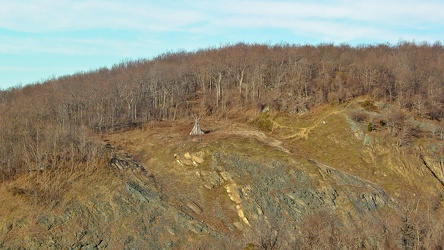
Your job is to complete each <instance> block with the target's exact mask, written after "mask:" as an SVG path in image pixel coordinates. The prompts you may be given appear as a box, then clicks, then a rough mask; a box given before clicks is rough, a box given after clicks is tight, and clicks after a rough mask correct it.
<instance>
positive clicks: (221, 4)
mask: <svg viewBox="0 0 444 250" xmlns="http://www.w3.org/2000/svg"><path fill="white" fill-rule="evenodd" d="M442 13H444V1H443V0H427V1H426V0H371V1H370V0H365V1H361V0H334V1H333V0H332V1H331V0H317V1H308V0H300V1H299V0H294V1H290V0H280V1H279V0H278V1H273V0H208V1H200V0H177V1H172V0H171V1H166V0H145V1H144V0H0V89H2V88H3V89H5V88H8V87H11V86H17V85H19V84H23V85H25V84H28V83H34V82H39V81H43V80H45V79H48V78H50V77H58V76H61V75H66V74H73V73H76V72H79V71H88V70H93V69H97V68H100V67H103V66H106V67H111V66H112V65H114V64H117V63H119V62H122V61H123V60H128V59H129V60H131V59H138V58H148V59H149V58H152V57H154V56H156V55H159V54H161V53H164V52H171V51H172V52H175V51H178V50H182V49H185V50H187V51H189V50H196V49H199V48H206V47H215V46H218V45H221V44H228V43H230V44H233V43H237V42H246V43H271V44H275V43H281V42H285V43H291V44H293V43H294V44H313V45H316V44H319V43H324V42H327V43H335V44H340V43H348V44H351V45H356V44H374V43H387V42H388V43H391V44H396V43H398V42H399V41H401V40H403V41H416V42H422V41H427V42H429V43H434V42H436V41H440V42H443V40H444V17H443V14H442Z"/></svg>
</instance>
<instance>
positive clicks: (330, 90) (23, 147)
mask: <svg viewBox="0 0 444 250" xmlns="http://www.w3.org/2000/svg"><path fill="white" fill-rule="evenodd" d="M443 87H444V48H443V46H442V44H440V43H435V44H433V45H431V44H426V43H424V44H415V43H409V42H401V43H399V44H397V45H389V44H381V45H374V46H373V45H366V46H358V47H351V46H348V45H341V46H334V45H331V44H321V45H319V46H310V45H303V46H300V45H287V44H282V45H275V46H270V45H260V44H251V45H250V44H236V45H227V46H222V47H219V48H209V49H202V50H199V51H196V52H176V53H166V54H163V55H160V56H158V57H156V58H154V59H151V60H138V61H128V62H123V63H120V64H118V65H115V66H114V67H113V68H111V69H106V68H103V69H98V70H96V71H92V72H83V73H77V74H75V75H71V76H64V77H60V78H56V79H49V80H47V81H45V82H42V83H36V84H33V85H29V86H24V87H17V88H11V89H8V90H5V91H1V92H0V113H1V114H2V115H1V116H0V176H1V180H5V179H8V178H10V177H13V176H15V175H16V174H17V173H23V172H27V171H36V170H42V169H47V168H55V167H66V168H67V167H73V166H74V165H75V166H76V167H80V166H83V165H93V164H96V163H97V162H101V161H102V156H101V149H100V147H99V146H98V145H96V142H95V141H94V140H93V139H92V137H91V136H90V135H91V134H92V133H100V132H102V131H109V130H115V129H121V128H125V127H128V126H136V125H138V124H140V123H145V122H149V121H157V120H165V119H179V118H183V117H188V116H190V114H191V113H194V112H205V113H207V114H210V115H216V116H224V115H227V114H228V113H230V114H242V113H243V112H244V111H246V110H250V109H258V108H260V107H261V106H262V107H264V106H270V107H271V108H272V109H275V110H279V111H282V112H289V113H298V112H306V111H307V110H309V109H311V108H312V107H315V106H317V105H320V104H324V103H331V104H340V103H343V102H346V101H347V100H350V99H352V98H354V97H356V96H360V95H368V96H370V97H372V98H373V99H374V100H383V101H385V102H389V103H393V104H396V105H397V106H399V107H400V108H401V109H405V110H408V111H411V112H414V113H416V114H418V115H420V116H423V117H427V118H429V119H442V118H444V88H443Z"/></svg>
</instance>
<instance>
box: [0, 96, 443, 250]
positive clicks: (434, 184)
mask: <svg viewBox="0 0 444 250" xmlns="http://www.w3.org/2000/svg"><path fill="white" fill-rule="evenodd" d="M369 107H371V108H369ZM392 113H393V110H392V109H390V107H389V106H387V104H384V103H377V102H375V103H374V102H372V101H371V100H368V99H366V98H360V99H359V98H358V99H353V100H351V101H349V102H346V103H344V104H342V105H335V106H331V105H323V106H319V107H318V108H316V109H312V110H311V111H310V112H307V113H305V114H303V115H297V114H293V115H291V114H288V113H282V112H278V111H274V110H271V111H268V112H263V113H261V112H258V111H251V112H246V113H245V115H244V116H242V117H239V116H233V117H231V118H217V117H213V116H208V117H204V118H203V119H202V122H201V125H202V127H203V128H204V129H206V130H208V131H209V133H207V134H205V135H202V136H189V135H188V133H189V131H190V130H191V128H192V121H188V120H177V121H162V122H152V123H147V124H144V125H141V126H139V127H137V128H133V129H127V130H121V131H117V132H109V133H104V134H97V135H94V137H95V140H97V141H101V144H102V149H103V150H102V151H101V154H102V155H103V159H105V160H104V162H103V163H102V164H98V165H94V164H91V165H87V164H86V163H85V164H86V166H84V167H83V168H82V169H83V170H81V171H80V170H79V171H74V170H72V171H70V170H69V169H66V170H64V172H63V174H62V173H60V172H57V170H51V169H49V170H42V171H34V172H30V173H29V174H26V175H20V176H19V177H17V178H15V179H13V180H10V181H8V182H6V183H4V184H3V185H2V186H1V189H0V204H1V205H0V206H1V210H0V211H1V214H2V215H1V216H0V226H1V231H0V246H1V247H2V248H6V249H7V248H12V249H14V248H18V247H19V246H23V247H26V248H32V249H60V248H71V249H96V248H99V249H102V248H109V249H146V248H148V249H161V248H165V249H184V248H188V249H196V248H201V249H223V248H226V249H241V248H244V247H247V248H248V247H251V248H254V247H256V248H262V249H273V248H283V249H289V248H290V249H291V248H296V246H297V247H298V248H305V249H313V248H321V249H324V248H328V247H333V248H344V247H346V248H352V247H353V248H400V247H406V248H410V247H425V248H427V249H430V248H435V247H438V246H441V247H442V246H443V244H444V242H443V241H442V239H444V237H443V236H444V228H443V226H442V225H443V222H444V221H443V220H444V210H443V204H442V202H443V200H442V199H443V198H442V194H443V191H444V189H443V181H444V172H443V164H442V162H443V157H442V152H443V151H442V150H443V148H444V147H443V143H442V137H440V136H441V135H439V134H436V133H435V132H433V133H432V132H431V131H432V130H433V129H434V128H439V127H440V126H442V124H441V125H440V124H439V123H437V122H432V121H429V120H425V119H421V118H419V117H417V118H415V117H413V116H412V117H409V115H410V114H406V113H403V114H404V115H405V116H404V117H403V126H406V124H410V125H412V124H414V125H416V126H414V128H415V130H414V131H415V133H413V132H412V130H409V133H407V134H405V136H401V135H402V133H401V132H402V129H403V128H404V127H400V126H398V125H396V126H395V125H393V128H391V127H390V126H392V125H391V123H390V122H391V121H392V120H396V119H393V118H390V115H391V114H392ZM389 118H390V119H389ZM370 123H371V124H370ZM410 125H409V126H410ZM396 131H397V132H396ZM433 131H435V130H433ZM395 132H396V133H395ZM73 167H74V168H75V167H78V166H73ZM55 176H58V178H60V179H57V178H55ZM45 178H46V179H45ZM45 180H50V181H51V182H50V183H46V182H45ZM44 185H47V187H45V186H44ZM39 188H41V189H43V188H46V189H45V190H47V192H46V194H47V195H46V196H39V195H38V194H39V192H37V191H35V190H37V189H39ZM57 190H63V193H58V192H57ZM425 215H427V216H425Z"/></svg>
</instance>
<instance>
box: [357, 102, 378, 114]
mask: <svg viewBox="0 0 444 250" xmlns="http://www.w3.org/2000/svg"><path fill="white" fill-rule="evenodd" d="M359 104H360V105H361V107H363V108H364V109H365V110H367V111H377V110H378V107H376V106H375V103H374V102H373V101H369V100H365V101H363V102H360V103H359Z"/></svg>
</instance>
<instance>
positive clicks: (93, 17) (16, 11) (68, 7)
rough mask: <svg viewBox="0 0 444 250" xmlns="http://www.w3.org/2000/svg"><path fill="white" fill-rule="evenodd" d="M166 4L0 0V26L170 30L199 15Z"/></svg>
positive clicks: (26, 29)
mask: <svg viewBox="0 0 444 250" xmlns="http://www.w3.org/2000/svg"><path fill="white" fill-rule="evenodd" d="M173 6H174V5H173ZM170 7H171V6H165V5H164V6H162V5H156V4H152V3H150V2H146V1H100V0H96V1H85V0H79V1H70V0H39V1H31V2H30V1H20V0H18V1H7V2H6V1H3V3H1V8H0V26H1V27H4V28H7V29H11V30H16V31H22V32H35V33H38V32H52V31H65V30H84V29H131V30H145V31H170V30H172V29H173V30H174V29H177V28H180V27H181V26H183V25H187V24H189V23H192V22H195V21H198V20H199V19H200V14H199V13H198V12H196V11H193V10H182V9H178V8H170Z"/></svg>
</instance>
